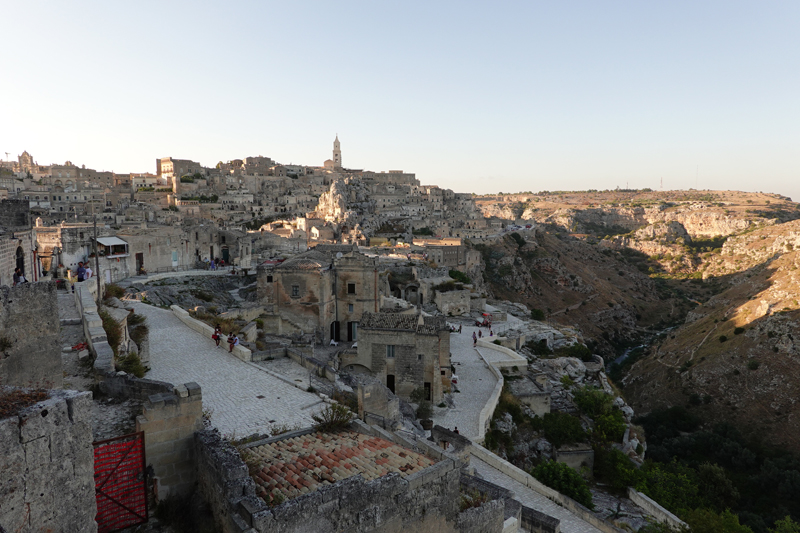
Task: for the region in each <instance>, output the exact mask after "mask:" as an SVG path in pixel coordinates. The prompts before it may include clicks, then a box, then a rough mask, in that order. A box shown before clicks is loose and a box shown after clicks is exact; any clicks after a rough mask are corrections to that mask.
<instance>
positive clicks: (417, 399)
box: [408, 387, 425, 404]
mask: <svg viewBox="0 0 800 533" xmlns="http://www.w3.org/2000/svg"><path fill="white" fill-rule="evenodd" d="M408 398H409V399H410V400H411V401H412V402H413V403H416V404H419V403H422V401H423V400H425V389H423V388H422V387H417V388H416V389H414V390H412V391H411V394H409V395H408Z"/></svg>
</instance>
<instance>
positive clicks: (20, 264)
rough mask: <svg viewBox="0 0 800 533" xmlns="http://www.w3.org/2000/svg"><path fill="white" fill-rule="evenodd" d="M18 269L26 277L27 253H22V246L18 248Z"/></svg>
mask: <svg viewBox="0 0 800 533" xmlns="http://www.w3.org/2000/svg"><path fill="white" fill-rule="evenodd" d="M17 268H18V269H19V271H20V272H22V274H23V275H25V252H23V251H22V246H17ZM26 279H27V278H26Z"/></svg>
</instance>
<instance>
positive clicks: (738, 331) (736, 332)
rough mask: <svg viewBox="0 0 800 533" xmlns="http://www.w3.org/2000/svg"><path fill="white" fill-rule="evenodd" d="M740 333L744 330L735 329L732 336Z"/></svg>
mask: <svg viewBox="0 0 800 533" xmlns="http://www.w3.org/2000/svg"><path fill="white" fill-rule="evenodd" d="M742 333H744V328H736V329H734V330H733V334H734V335H741V334H742Z"/></svg>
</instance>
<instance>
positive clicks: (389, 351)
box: [386, 344, 394, 359]
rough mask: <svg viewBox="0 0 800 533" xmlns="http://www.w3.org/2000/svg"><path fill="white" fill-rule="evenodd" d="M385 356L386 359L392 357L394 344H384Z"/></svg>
mask: <svg viewBox="0 0 800 533" xmlns="http://www.w3.org/2000/svg"><path fill="white" fill-rule="evenodd" d="M386 358H387V359H394V344H387V345H386Z"/></svg>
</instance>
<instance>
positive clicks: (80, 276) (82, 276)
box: [77, 261, 86, 283]
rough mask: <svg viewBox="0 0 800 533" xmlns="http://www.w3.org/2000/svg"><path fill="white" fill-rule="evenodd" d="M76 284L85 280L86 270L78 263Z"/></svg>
mask: <svg viewBox="0 0 800 533" xmlns="http://www.w3.org/2000/svg"><path fill="white" fill-rule="evenodd" d="M77 274H78V283H80V282H81V281H83V280H84V279H86V269H85V268H83V263H82V262H80V261H78V272H77Z"/></svg>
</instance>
